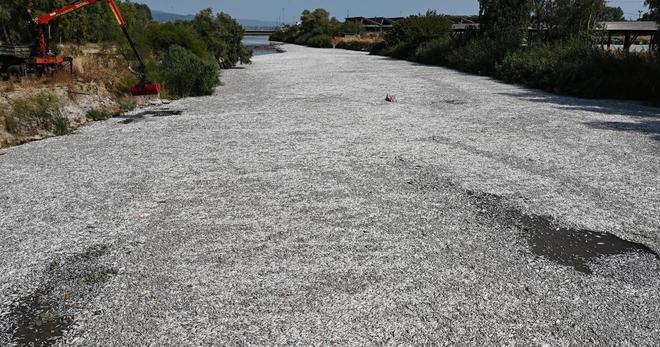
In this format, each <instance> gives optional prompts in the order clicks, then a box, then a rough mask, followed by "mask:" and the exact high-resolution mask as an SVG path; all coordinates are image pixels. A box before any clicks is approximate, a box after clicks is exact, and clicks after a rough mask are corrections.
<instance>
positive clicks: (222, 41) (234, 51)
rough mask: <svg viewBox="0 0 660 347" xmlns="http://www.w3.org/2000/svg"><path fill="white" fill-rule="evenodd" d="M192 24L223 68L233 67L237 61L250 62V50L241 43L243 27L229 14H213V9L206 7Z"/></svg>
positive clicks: (243, 33) (243, 32)
mask: <svg viewBox="0 0 660 347" xmlns="http://www.w3.org/2000/svg"><path fill="white" fill-rule="evenodd" d="M192 26H193V28H194V29H195V31H197V33H198V34H199V36H200V37H201V38H202V39H203V40H204V41H205V42H206V44H207V45H208V47H209V49H210V50H211V52H212V53H213V55H214V56H215V57H216V59H217V60H218V62H219V63H220V67H222V68H223V69H228V68H231V67H234V66H236V64H238V63H239V62H240V63H242V64H249V63H250V59H251V58H252V50H250V49H249V48H247V47H245V46H244V45H243V43H242V41H243V36H244V35H245V29H243V27H242V26H241V25H240V24H239V23H238V21H236V20H235V19H234V18H232V17H231V16H230V15H228V14H226V13H224V12H221V13H218V14H217V15H215V16H214V15H213V10H212V9H210V8H208V9H205V10H202V11H200V12H199V13H198V14H197V15H196V16H195V18H194V19H193V20H192Z"/></svg>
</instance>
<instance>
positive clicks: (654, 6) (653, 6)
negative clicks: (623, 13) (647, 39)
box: [643, 0, 660, 23]
mask: <svg viewBox="0 0 660 347" xmlns="http://www.w3.org/2000/svg"><path fill="white" fill-rule="evenodd" d="M645 3H646V5H647V6H648V7H649V12H648V13H646V14H645V15H644V18H643V19H644V20H654V21H656V22H658V23H660V0H646V1H645Z"/></svg>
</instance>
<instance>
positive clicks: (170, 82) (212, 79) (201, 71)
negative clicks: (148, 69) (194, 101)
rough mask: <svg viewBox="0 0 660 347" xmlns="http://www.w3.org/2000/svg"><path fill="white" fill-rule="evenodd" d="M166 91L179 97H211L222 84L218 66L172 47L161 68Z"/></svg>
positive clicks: (183, 49)
mask: <svg viewBox="0 0 660 347" xmlns="http://www.w3.org/2000/svg"><path fill="white" fill-rule="evenodd" d="M160 77H161V79H162V82H163V86H164V88H165V89H166V91H167V92H168V93H169V94H170V95H172V96H177V97H186V96H199V95H210V94H212V93H213V91H214V89H215V87H216V86H217V85H218V84H219V83H220V78H219V77H220V74H219V70H218V66H217V65H216V64H210V63H205V62H204V61H202V59H200V58H199V57H198V56H196V55H195V54H193V53H192V52H191V51H189V50H187V49H185V48H183V47H180V46H173V47H170V49H169V50H168V52H167V54H165V56H164V57H163V61H162V63H161V66H160Z"/></svg>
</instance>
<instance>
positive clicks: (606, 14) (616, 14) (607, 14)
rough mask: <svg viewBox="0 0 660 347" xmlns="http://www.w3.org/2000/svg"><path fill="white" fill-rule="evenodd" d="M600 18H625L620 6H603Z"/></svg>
mask: <svg viewBox="0 0 660 347" xmlns="http://www.w3.org/2000/svg"><path fill="white" fill-rule="evenodd" d="M600 19H601V20H602V21H604V22H621V21H624V20H626V17H625V15H624V13H623V9H622V8H621V7H609V6H607V7H605V9H604V11H603V13H602V14H601V16H600Z"/></svg>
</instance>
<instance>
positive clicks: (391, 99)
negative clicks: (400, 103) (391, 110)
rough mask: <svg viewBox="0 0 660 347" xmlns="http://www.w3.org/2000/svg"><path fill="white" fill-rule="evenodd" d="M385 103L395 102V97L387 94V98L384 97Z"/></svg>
mask: <svg viewBox="0 0 660 347" xmlns="http://www.w3.org/2000/svg"><path fill="white" fill-rule="evenodd" d="M385 101H387V102H396V95H390V94H387V96H386V97H385Z"/></svg>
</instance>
